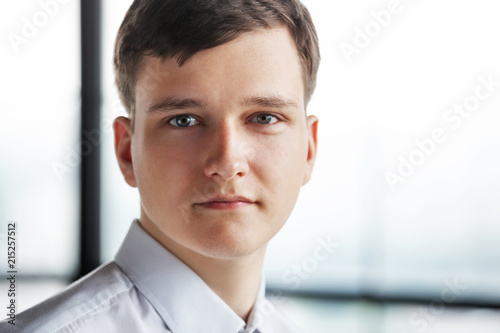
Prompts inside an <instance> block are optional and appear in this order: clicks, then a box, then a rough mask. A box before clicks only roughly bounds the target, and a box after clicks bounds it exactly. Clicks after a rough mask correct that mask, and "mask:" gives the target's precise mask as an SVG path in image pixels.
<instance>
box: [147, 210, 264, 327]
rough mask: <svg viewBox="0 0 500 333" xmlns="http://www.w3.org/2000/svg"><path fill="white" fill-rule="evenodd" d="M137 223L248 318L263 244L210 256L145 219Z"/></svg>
mask: <svg viewBox="0 0 500 333" xmlns="http://www.w3.org/2000/svg"><path fill="white" fill-rule="evenodd" d="M143 221H144V222H143ZM141 225H142V226H143V228H144V229H145V230H146V231H147V232H148V233H149V234H150V235H151V236H152V237H153V238H155V239H156V240H157V241H158V242H160V243H161V244H162V245H163V246H164V247H165V248H167V249H168V250H169V251H170V252H172V253H173V254H174V255H175V256H176V257H177V258H179V259H180V260H182V261H183V262H184V263H185V264H186V265H187V266H189V267H190V268H191V269H192V270H193V271H194V272H195V273H196V274H198V275H199V276H200V277H201V278H202V279H203V280H204V281H205V283H206V284H207V285H208V286H209V287H210V288H211V289H212V290H213V291H214V292H215V293H216V294H217V295H218V296H219V297H220V298H221V299H222V300H223V301H224V302H225V303H226V304H227V305H228V306H229V307H230V308H231V309H233V311H234V312H235V313H236V314H237V315H238V316H240V317H241V318H242V319H243V320H244V321H245V322H247V321H248V317H249V315H250V312H251V311H252V308H253V306H254V304H255V300H256V298H257V294H258V292H259V289H260V284H261V279H262V266H263V263H264V254H265V251H266V246H263V247H262V248H260V249H258V250H257V251H255V252H254V253H251V254H249V255H247V256H244V257H238V258H230V259H227V258H224V259H220V258H214V257H209V256H204V255H202V254H200V253H197V252H194V251H192V250H190V249H188V248H186V247H183V246H182V245H180V244H179V243H177V242H175V241H173V240H172V239H170V238H169V237H167V236H166V235H165V234H164V233H162V232H161V231H160V230H158V228H156V226H155V225H154V224H153V223H150V222H149V221H147V219H146V221H145V220H144V219H142V218H141Z"/></svg>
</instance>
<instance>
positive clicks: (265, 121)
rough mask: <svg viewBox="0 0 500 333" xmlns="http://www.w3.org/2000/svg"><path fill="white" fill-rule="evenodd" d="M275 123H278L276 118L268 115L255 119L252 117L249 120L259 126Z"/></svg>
mask: <svg viewBox="0 0 500 333" xmlns="http://www.w3.org/2000/svg"><path fill="white" fill-rule="evenodd" d="M277 121H278V118H276V117H275V116H273V115H270V114H268V113H262V114H259V115H257V116H255V117H253V118H252V120H251V122H252V123H258V124H261V125H269V124H274V123H275V122H277Z"/></svg>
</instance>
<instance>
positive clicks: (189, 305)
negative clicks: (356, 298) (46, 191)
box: [0, 220, 300, 333]
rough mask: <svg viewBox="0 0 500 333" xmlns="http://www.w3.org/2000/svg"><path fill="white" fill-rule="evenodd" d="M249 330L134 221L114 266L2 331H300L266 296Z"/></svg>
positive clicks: (260, 297)
mask: <svg viewBox="0 0 500 333" xmlns="http://www.w3.org/2000/svg"><path fill="white" fill-rule="evenodd" d="M264 290H265V287H264V280H262V283H261V287H260V291H259V295H258V297H257V301H256V304H255V306H254V308H253V310H252V313H251V314H250V319H249V322H248V325H246V323H245V322H244V320H243V319H241V318H240V317H239V316H238V315H237V314H236V313H235V312H234V311H233V310H232V309H231V308H230V307H229V306H228V305H227V304H226V303H225V302H224V301H223V300H222V299H221V298H220V297H219V296H218V295H217V294H215V293H214V292H213V291H212V290H211V289H210V287H208V285H207V284H206V283H205V282H204V281H203V280H202V279H201V278H200V277H199V276H198V275H197V274H196V273H194V272H193V271H192V270H191V269H190V268H189V267H188V266H186V265H185V264H184V263H183V262H182V261H180V260H179V259H178V258H177V257H175V256H174V255H173V254H171V253H170V252H169V251H168V250H166V249H165V248H164V247H163V246H162V245H160V244H159V243H158V242H157V241H156V240H154V239H153V238H152V237H151V236H150V235H149V234H148V233H146V232H145V231H144V229H142V227H141V226H140V224H139V223H138V221H137V220H136V221H134V222H133V223H132V225H131V227H130V230H129V232H128V234H127V236H126V237H125V240H124V242H123V244H122V246H121V248H120V250H119V251H118V253H117V254H116V256H115V260H114V261H111V262H109V263H107V264H104V265H102V266H101V267H99V268H98V269H96V270H95V271H94V272H92V273H90V274H89V275H87V276H85V277H83V278H82V279H80V280H78V281H76V282H75V283H73V284H71V285H70V286H68V287H67V288H66V289H65V290H63V291H62V292H60V293H59V294H57V295H55V296H54V297H52V298H49V299H48V300H46V301H44V302H42V303H40V304H38V305H36V306H34V307H32V308H30V309H28V310H26V311H24V312H22V313H20V314H18V315H17V318H16V325H15V326H13V325H11V324H8V323H7V321H3V322H1V323H0V332H5V333H8V332H30V333H31V332H34V333H38V332H40V333H41V332H51V333H56V332H57V333H66V332H79V333H80V332H83V333H100V332H103V333H113V332H119V333H127V332H131V333H139V332H148V333H155V332H163V333H168V332H172V333H300V330H298V329H297V328H295V327H294V326H292V325H291V324H290V322H289V321H288V320H287V319H286V318H285V317H284V316H283V315H282V314H281V313H280V312H279V310H278V309H276V308H275V307H274V305H273V304H272V303H271V302H270V301H269V300H267V299H266V298H265V297H264Z"/></svg>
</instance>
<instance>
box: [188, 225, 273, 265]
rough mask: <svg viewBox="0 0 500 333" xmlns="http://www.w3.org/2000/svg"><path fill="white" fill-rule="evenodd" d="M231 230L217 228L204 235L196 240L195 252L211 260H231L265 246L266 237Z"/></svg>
mask: <svg viewBox="0 0 500 333" xmlns="http://www.w3.org/2000/svg"><path fill="white" fill-rule="evenodd" d="M228 229H229V230H228ZM232 229H233V228H226V229H225V230H220V228H218V230H215V231H211V232H206V233H204V235H202V237H201V238H198V239H199V242H198V244H197V247H198V249H199V250H198V251H197V252H199V253H201V254H203V255H205V256H207V257H212V258H218V259H233V258H241V257H246V256H248V255H251V254H252V253H254V252H256V251H258V250H259V249H261V248H262V247H263V246H265V245H266V244H267V241H268V239H267V238H266V237H263V236H260V237H258V235H255V234H254V232H244V231H242V230H232ZM234 229H237V228H234Z"/></svg>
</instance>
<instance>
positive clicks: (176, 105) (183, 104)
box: [147, 97, 205, 113]
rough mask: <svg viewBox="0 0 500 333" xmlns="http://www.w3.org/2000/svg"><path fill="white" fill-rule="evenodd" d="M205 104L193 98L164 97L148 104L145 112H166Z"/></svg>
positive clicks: (196, 107)
mask: <svg viewBox="0 0 500 333" xmlns="http://www.w3.org/2000/svg"><path fill="white" fill-rule="evenodd" d="M204 107H205V104H204V103H203V102H202V101H200V100H198V99H194V98H175V97H166V98H164V99H162V100H161V101H159V102H156V103H154V104H152V105H150V106H149V108H148V110H147V113H156V112H168V111H173V110H186V109H201V108H204Z"/></svg>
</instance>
